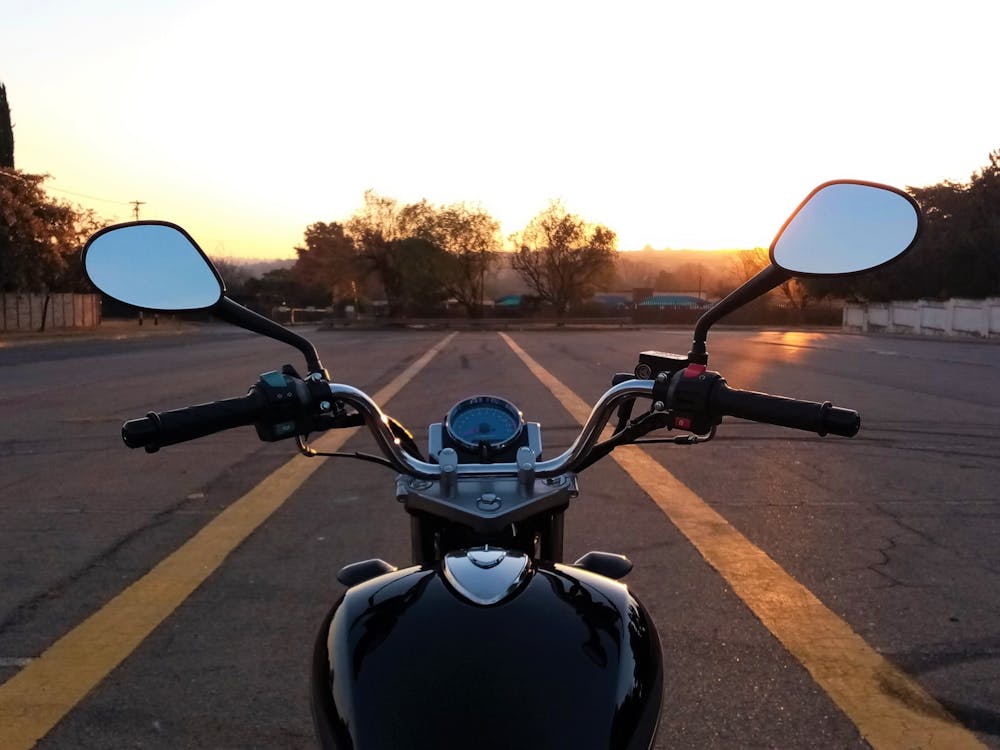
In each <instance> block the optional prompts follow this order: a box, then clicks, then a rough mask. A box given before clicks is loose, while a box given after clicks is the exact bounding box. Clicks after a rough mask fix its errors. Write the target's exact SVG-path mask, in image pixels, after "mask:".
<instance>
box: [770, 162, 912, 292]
mask: <svg viewBox="0 0 1000 750" xmlns="http://www.w3.org/2000/svg"><path fill="white" fill-rule="evenodd" d="M919 228H920V209H919V208H918V207H917V204H916V202H915V201H914V200H913V199H912V198H911V197H910V196H908V195H907V194H906V193H903V192H902V191H900V190H897V189H895V188H892V187H888V186H886V185H877V184H874V183H867V182H853V181H851V182H847V181H845V182H828V183H825V184H823V185H820V186H819V187H818V188H816V189H815V190H814V191H813V192H812V193H810V195H809V197H808V198H806V200H805V201H803V203H802V205H800V206H799V207H798V209H797V210H796V211H795V213H794V214H792V216H791V218H790V219H789V220H788V221H787V222H786V223H785V226H783V227H782V228H781V231H780V232H778V236H777V237H775V238H774V242H773V243H772V244H771V262H772V263H774V265H776V266H779V267H780V268H783V269H784V270H786V271H788V272H790V273H793V274H796V275H800V276H835V275H839V274H849V273H857V272H859V271H867V270H870V269H872V268H877V267H878V266H881V265H884V264H886V263H888V262H889V261H891V260H894V259H895V258H898V257H899V256H900V255H902V254H903V253H905V252H906V251H907V250H909V249H910V247H912V245H913V243H914V241H915V240H916V238H917V233H918V231H919Z"/></svg>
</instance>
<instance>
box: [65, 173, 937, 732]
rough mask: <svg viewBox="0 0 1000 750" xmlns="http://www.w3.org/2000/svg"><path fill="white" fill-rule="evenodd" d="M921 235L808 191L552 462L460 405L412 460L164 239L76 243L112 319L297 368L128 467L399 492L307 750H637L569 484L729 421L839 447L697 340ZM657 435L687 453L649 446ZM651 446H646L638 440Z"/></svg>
mask: <svg viewBox="0 0 1000 750" xmlns="http://www.w3.org/2000/svg"><path fill="white" fill-rule="evenodd" d="M919 229H920V212H919V208H918V207H917V205H916V203H915V202H914V201H913V200H912V199H911V198H910V197H909V196H908V195H906V194H905V193H902V192H900V191H898V190H895V189H894V188H889V187H886V186H883V185H876V184H873V183H865V182H857V181H837V182H830V183H826V184H824V185H821V186H820V187H818V188H817V189H816V190H814V191H813V192H812V193H811V194H810V195H809V196H808V197H807V198H806V200H805V201H804V202H803V203H802V204H801V205H800V206H799V207H798V209H796V211H795V213H793V214H792V216H791V218H789V220H788V221H787V222H786V223H785V225H784V226H783V227H782V229H781V231H780V232H779V233H778V235H777V237H776V238H775V240H774V243H773V244H772V246H771V250H770V259H771V264H770V265H769V266H767V267H766V268H764V270H762V271H761V272H760V273H758V274H757V275H756V276H754V277H753V278H752V279H750V280H749V281H748V282H747V283H746V284H744V285H743V286H742V287H740V288H739V289H737V290H736V291H734V292H733V293H732V294H730V295H729V296H728V297H726V298H725V299H723V300H722V301H720V302H719V303H718V304H716V305H715V306H714V307H712V308H711V309H709V310H708V311H707V312H706V313H705V314H704V315H703V316H702V318H701V319H700V320H699V321H698V323H697V325H696V328H695V333H694V341H693V343H692V347H691V351H690V352H689V353H688V354H687V355H677V354H667V353H663V352H658V351H647V352H643V353H641V354H639V356H638V363H637V364H636V366H635V369H634V371H633V372H630V373H620V374H617V375H615V376H614V378H613V381H612V387H611V389H610V390H608V391H607V392H606V393H605V394H604V395H603V396H602V397H601V398H600V399H599V401H598V402H597V403H596V404H595V405H594V407H593V411H592V412H591V414H590V418H589V419H588V420H587V422H586V424H585V425H584V427H583V429H582V431H581V432H580V434H579V436H578V437H577V438H576V440H575V441H574V442H573V444H572V445H571V446H570V447H569V448H568V449H567V450H566V451H565V452H564V453H562V454H561V455H559V456H556V457H554V458H548V459H543V458H542V436H541V426H540V425H539V424H537V423H534V422H526V421H525V420H524V417H523V415H522V412H521V410H520V409H519V408H518V407H517V406H516V405H514V404H512V403H510V402H509V401H506V400H504V399H502V398H496V397H493V396H475V397H472V398H466V399H463V400H461V401H459V402H458V403H457V404H455V406H454V407H453V408H452V409H451V410H450V411H449V412H448V414H447V416H445V418H444V421H443V422H440V423H435V424H432V425H430V428H429V434H428V440H427V453H426V456H425V455H424V454H423V453H422V451H421V450H420V448H419V447H418V445H417V443H416V441H415V440H414V439H413V437H412V435H411V434H410V433H409V432H408V431H407V430H406V429H405V428H404V427H403V426H402V425H400V424H399V423H398V422H396V421H395V420H393V419H392V418H391V417H389V416H388V415H386V414H384V413H383V412H382V411H381V409H380V408H379V406H378V404H376V403H374V402H373V401H372V399H371V398H370V397H369V396H367V395H366V394H365V393H364V392H362V391H360V390H358V389H357V388H353V387H351V386H349V385H344V384H340V383H333V382H330V380H329V377H328V374H327V372H326V370H325V369H324V368H323V365H322V364H321V363H320V360H319V356H318V355H317V353H316V349H315V348H314V347H313V346H312V344H310V343H309V342H308V341H307V340H306V339H304V338H302V337H301V336H299V335H298V334H296V333H294V332H292V331H290V330H288V329H285V328H283V327H281V326H279V325H278V324H276V323H274V322H272V321H271V320H269V319H267V318H264V317H261V316H258V315H256V314H255V313H253V312H251V311H249V310H247V309H246V308H244V307H242V306H240V305H239V304H237V303H235V302H233V301H232V300H231V299H229V298H227V297H226V296H225V286H224V284H223V281H222V279H221V278H220V277H219V274H218V272H217V271H216V270H215V268H214V267H213V266H212V264H211V262H210V261H209V260H208V258H207V257H206V256H205V254H204V253H203V252H202V251H201V249H200V248H199V247H198V246H197V244H196V243H195V242H194V240H192V239H191V237H190V236H189V235H188V234H187V233H186V232H185V231H184V230H183V229H181V228H180V227H178V226H175V225H173V224H168V223H165V222H155V221H143V222H133V223H128V224H121V225H117V226H112V227H108V228H106V229H104V230H102V231H100V232H98V233H97V234H95V235H94V236H93V237H92V238H91V239H90V240H89V242H88V243H87V246H86V248H85V249H84V262H85V266H86V270H87V274H88V276H89V277H90V279H91V281H92V282H93V283H94V285H95V286H96V287H98V288H99V289H100V290H101V291H102V292H104V293H105V294H107V295H108V296H110V297H112V298H114V299H116V300H119V301H121V302H124V303H127V304H130V305H134V306H135V307H138V308H142V309H145V310H154V311H160V312H168V311H169V312H175V311H189V310H209V311H211V313H212V314H213V315H215V316H217V317H219V318H221V319H222V320H225V321H227V322H230V323H233V324H235V325H238V326H242V327H244V328H247V329H249V330H251V331H255V332H257V333H260V334H263V335H266V336H270V337H273V338H275V339H279V340H281V341H284V342H287V343H289V344H291V345H293V346H295V347H297V348H298V349H299V350H300V351H301V352H302V353H303V355H304V356H305V359H306V366H307V370H308V372H307V374H306V375H305V376H300V375H299V374H298V373H297V372H296V371H295V369H294V368H292V367H291V366H289V365H285V366H284V368H283V369H282V370H281V371H276V372H268V373H265V374H264V375H261V376H260V379H259V380H258V382H257V383H256V384H254V385H253V386H252V387H251V388H250V390H249V392H248V393H247V394H246V395H245V396H241V397H238V398H231V399H227V400H223V401H217V402H212V403H208V404H201V405H198V406H192V407H188V408H184V409H177V410H174V411H167V412H161V413H150V414H148V415H147V416H146V417H145V418H143V419H136V420H132V421H129V422H126V423H125V424H124V426H123V427H122V437H123V438H124V441H125V444H126V445H128V446H129V447H131V448H138V447H143V448H145V449H146V450H147V451H149V452H153V451H157V450H159V449H160V448H162V447H165V446H168V445H172V444H174V443H179V442H182V441H185V440H193V439H195V438H198V437H202V436H204V435H208V434H210V433H214V432H217V431H219V430H225V429H229V428H232V427H239V426H243V425H254V426H255V427H256V430H257V434H258V436H259V437H260V439H261V440H266V441H275V440H283V439H294V440H296V441H297V443H298V447H299V449H300V450H301V451H302V452H303V453H305V454H307V455H333V456H347V457H352V458H361V459H364V460H368V461H375V462H377V463H380V464H383V465H385V466H386V467H388V468H390V469H392V470H393V471H394V472H396V473H397V475H398V476H397V478H396V483H395V490H396V497H397V499H398V500H399V501H400V502H401V503H402V504H403V506H404V507H405V508H406V511H407V513H409V515H410V519H411V529H412V558H413V559H412V561H411V564H410V566H409V567H405V568H402V569H397V568H396V567H394V566H392V565H390V564H389V563H387V562H385V561H383V560H365V561H363V562H355V563H353V564H350V565H347V566H346V567H344V568H342V569H341V570H340V572H339V574H338V579H339V580H340V582H341V583H343V584H344V585H345V586H346V587H347V590H346V591H345V593H344V594H343V596H342V597H341V598H340V600H339V601H338V602H336V603H335V604H334V606H333V608H332V610H331V611H330V613H329V615H328V616H327V617H326V620H325V621H324V622H323V624H322V626H321V628H320V633H319V637H318V638H317V641H316V646H315V656H314V660H313V665H312V707H313V718H314V723H315V727H316V732H317V735H318V738H319V740H320V742H321V744H322V745H323V746H324V747H336V748H358V749H359V750H371V749H372V748H386V749H390V748H391V749H397V750H398V749H399V748H433V749H434V750H442V749H444V748H459V747H477V748H521V749H524V748H577V749H579V748H605V749H607V748H635V749H639V748H649V747H651V746H652V744H653V741H654V737H655V735H656V729H657V722H658V717H659V713H660V701H661V695H662V686H663V674H662V668H661V655H660V641H659V637H658V635H657V632H656V627H655V626H654V624H653V622H652V620H651V619H650V617H649V614H648V613H647V611H646V610H645V609H644V608H643V606H642V604H641V603H640V602H639V601H638V600H637V599H636V598H635V596H633V595H632V593H631V592H630V591H629V589H628V587H627V586H626V585H625V584H623V583H620V580H621V579H622V578H623V577H624V576H625V575H626V574H627V573H628V572H629V571H630V570H631V568H632V564H631V562H629V560H628V559H627V558H625V557H624V556H622V555H615V554H610V553H607V552H590V553H588V554H586V555H584V556H583V557H581V558H580V559H579V560H577V561H575V562H573V563H571V564H568V563H565V562H564V561H563V514H564V513H565V511H566V509H567V507H568V506H569V502H570V500H571V499H572V498H574V497H576V496H577V495H578V494H579V492H580V490H579V485H578V479H577V477H578V475H579V473H580V472H581V471H583V470H584V469H585V468H587V467H589V466H591V465H592V464H594V463H595V462H596V461H598V460H599V459H601V458H603V457H604V456H607V455H608V454H609V453H610V452H611V451H613V450H614V449H615V448H616V447H618V446H621V445H626V444H636V443H640V444H641V443H645V442H667V441H670V442H677V443H686V444H693V443H697V442H703V441H705V440H708V439H711V437H712V436H713V435H714V434H715V431H716V428H717V426H718V425H719V424H720V423H721V421H722V419H723V417H725V416H727V415H728V416H735V417H740V418H742V419H750V420H754V421H758V422H767V423H770V424H775V425H781V426H785V427H793V428H796V429H800V430H807V431H811V432H815V433H818V434H819V435H826V434H834V435H842V436H847V437H850V436H853V435H855V434H856V433H857V432H858V429H859V427H860V424H861V420H860V417H859V415H858V413H857V412H855V411H851V410H848V409H841V408H836V407H834V406H832V405H831V404H830V402H825V403H815V402H809V401H800V400H797V399H790V398H783V397H780V396H772V395H768V394H764V393H756V392H752V391H744V390H738V389H735V388H731V387H729V385H728V384H727V383H726V381H725V379H723V378H722V376H720V375H719V373H717V372H713V371H711V370H709V369H707V367H706V365H707V364H708V353H707V348H706V339H707V334H708V330H709V327H710V326H711V325H712V324H713V323H714V322H716V321H717V320H719V319H720V318H721V317H722V316H724V315H726V314H727V313H729V312H731V311H733V310H735V309H736V308H737V307H740V306H741V305H744V304H746V303H747V302H749V301H751V300H753V299H755V298H756V297H758V296H760V295H762V294H765V293H766V292H768V291H770V290H771V289H773V288H775V287H776V286H778V285H779V284H781V283H783V282H785V281H787V280H788V279H790V278H791V277H792V276H836V275H844V274H852V273H858V272H861V271H866V270H870V269H873V268H876V267H878V266H881V265H884V264H885V263H888V262H890V261H891V260H893V259H895V258H897V257H899V256H900V255H902V254H903V253H904V252H906V251H907V250H908V249H909V248H910V247H911V246H912V245H913V243H914V242H915V240H916V237H917V235H918V233H919ZM637 401H639V402H640V404H641V408H640V409H638V410H636V409H635V408H634V407H635V404H636V402H637ZM636 413H637V416H636ZM612 419H614V420H615V424H614V426H613V428H612V430H611V434H610V435H609V436H607V437H602V435H603V434H605V428H606V427H607V425H608V424H609V422H611V420H612ZM356 426H365V427H367V428H368V430H369V431H370V432H371V434H372V436H373V437H374V438H375V441H376V443H377V444H378V447H379V449H380V452H381V455H380V456H375V455H366V454H359V453H332V454H331V453H320V452H318V451H316V450H314V449H313V448H311V447H310V445H309V443H308V442H307V437H308V436H309V435H311V434H315V433H319V432H323V431H325V430H331V429H338V428H346V427H356ZM671 430H677V431H679V432H682V433H683V434H678V435H676V436H666V437H662V435H663V431H671ZM651 433H659V434H660V435H661V437H659V438H655V437H654V438H646V437H645V436H647V435H650V434H651ZM484 633H488V634H489V635H490V637H489V639H488V640H486V641H484V639H483V638H482V634H484Z"/></svg>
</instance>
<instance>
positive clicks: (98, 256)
mask: <svg viewBox="0 0 1000 750" xmlns="http://www.w3.org/2000/svg"><path fill="white" fill-rule="evenodd" d="M83 267H84V270H85V271H86V273H87V276H88V278H89V279H90V281H91V282H92V283H93V284H94V286H96V287H97V288H98V289H100V290H101V291H102V292H104V293H105V294H106V295H108V296H109V297H112V298H114V299H116V300H118V301H119V302H124V303H126V304H129V305H134V306H135V307H142V308H145V309H147V310H161V311H164V312H179V311H183V310H203V309H205V308H208V307H212V306H213V305H214V304H215V303H216V302H218V301H219V300H220V299H221V298H222V295H223V293H224V292H225V286H224V285H223V283H222V279H221V278H220V277H219V273H218V271H216V270H215V266H213V265H212V262H211V261H210V260H209V259H208V257H207V256H206V255H205V253H203V252H202V250H201V248H200V247H198V245H197V244H195V241H194V240H193V239H191V237H190V236H189V235H188V233H187V232H185V231H184V230H183V229H181V228H180V227H179V226H176V225H175V224H168V223H167V222H159V221H142V222H132V223H128V224H118V225H115V226H111V227H107V228H105V229H102V230H101V231H100V232H98V233H97V234H95V235H94V236H93V237H91V238H90V239H89V240H87V244H86V246H85V247H84V249H83Z"/></svg>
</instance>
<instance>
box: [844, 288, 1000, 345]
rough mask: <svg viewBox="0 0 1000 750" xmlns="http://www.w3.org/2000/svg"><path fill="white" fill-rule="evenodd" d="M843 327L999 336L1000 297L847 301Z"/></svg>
mask: <svg viewBox="0 0 1000 750" xmlns="http://www.w3.org/2000/svg"><path fill="white" fill-rule="evenodd" d="M843 327H844V330H848V331H866V332H867V331H884V332H886V333H913V334H917V335H931V336H954V335H959V336H981V337H983V338H987V337H989V336H1000V298H997V297H993V298H990V299H985V300H977V299H950V300H948V301H946V302H936V301H933V300H930V301H929V300H919V301H917V302H886V303H869V304H863V305H862V304H855V303H848V304H846V305H845V306H844V323H843Z"/></svg>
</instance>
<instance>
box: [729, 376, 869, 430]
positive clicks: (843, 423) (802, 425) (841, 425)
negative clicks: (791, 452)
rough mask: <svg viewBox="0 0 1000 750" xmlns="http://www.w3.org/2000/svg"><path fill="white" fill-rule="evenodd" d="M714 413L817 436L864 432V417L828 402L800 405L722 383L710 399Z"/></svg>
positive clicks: (778, 397)
mask: <svg viewBox="0 0 1000 750" xmlns="http://www.w3.org/2000/svg"><path fill="white" fill-rule="evenodd" d="M709 408H710V409H711V410H712V411H715V412H717V413H719V414H720V415H728V416H731V417H739V418H740V419H750V420H753V421H754V422H766V423H767V424H775V425H780V426H782V427H792V428H794V429H796V430H806V431H808V432H815V433H817V434H818V435H827V434H831V433H832V434H834V435H841V436H843V437H854V436H855V435H857V434H858V430H859V429H861V415H860V414H858V413H857V412H856V411H852V410H851V409H841V408H838V407H835V406H834V405H833V404H831V403H830V402H829V401H826V402H824V403H822V404H820V403H817V402H815V401H800V400H799V399H794V398H785V397H784V396H772V395H770V394H767V393H758V392H757V391H743V390H740V389H738V388H730V387H729V386H728V385H727V384H726V381H725V380H722V381H720V382H719V383H718V384H717V385H716V387H715V389H714V390H713V391H712V395H711V396H710V407H709Z"/></svg>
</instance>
